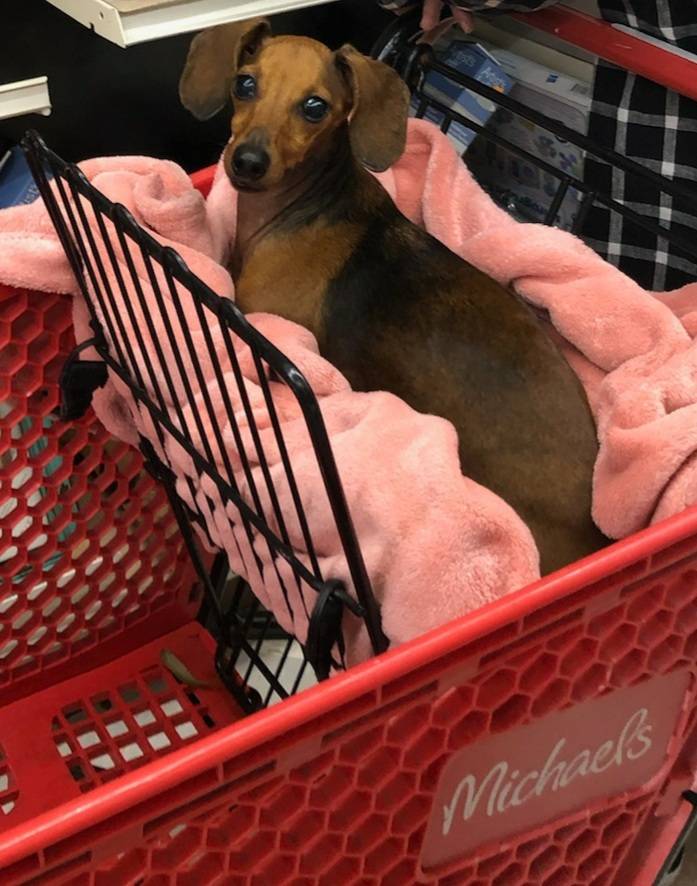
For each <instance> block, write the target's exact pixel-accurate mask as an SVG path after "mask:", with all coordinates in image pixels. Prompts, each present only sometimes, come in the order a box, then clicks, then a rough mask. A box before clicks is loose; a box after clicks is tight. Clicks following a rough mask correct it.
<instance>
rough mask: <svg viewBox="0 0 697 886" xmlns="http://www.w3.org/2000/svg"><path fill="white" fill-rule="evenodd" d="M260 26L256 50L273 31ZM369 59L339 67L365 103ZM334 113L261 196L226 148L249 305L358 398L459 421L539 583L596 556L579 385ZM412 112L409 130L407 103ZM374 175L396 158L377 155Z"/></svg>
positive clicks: (539, 328) (297, 43)
mask: <svg viewBox="0 0 697 886" xmlns="http://www.w3.org/2000/svg"><path fill="white" fill-rule="evenodd" d="M252 26H253V27H256V28H257V31H255V32H253V33H254V38H255V39H257V38H258V29H259V28H260V27H262V28H263V26H262V25H260V23H259V22H256V23H252ZM310 43H312V41H306V40H301V39H298V38H280V39H277V40H273V41H270V42H269V43H268V44H266V46H273V45H274V44H275V54H276V55H277V54H278V50H279V48H280V47H279V44H285V45H288V44H294V46H293V49H294V51H295V57H296V64H297V59H298V57H299V55H300V57H302V50H306V51H307V50H308V44H310ZM316 47H320V44H314V43H313V45H312V46H311V47H309V50H310V51H311V53H312V59H313V60H314V62H313V63H314V64H315V65H316V66H317V67H318V69H319V70H321V68H322V65H324V66H325V67H327V66H329V65H331V64H332V58H335V57H333V56H332V54H331V53H330V52H329V50H328V49H326V47H320V49H317V48H316ZM344 52H346V51H344ZM270 54H271V53H269V52H268V51H267V49H266V48H264V49H263V51H261V52H259V51H258V50H256V49H255V61H256V67H255V68H254V72H255V73H254V77H255V83H256V78H258V79H259V81H260V82H268V78H269V76H270V75H269V72H270V71H271V70H273V68H274V66H275V67H278V58H269V57H268V56H269V55H270ZM360 58H361V59H362V58H363V57H360ZM347 59H348V61H347ZM264 61H265V63H266V67H265V68H264ZM364 63H367V64H368V65H371V66H372V65H378V63H376V62H372V61H368V60H365V62H359V61H357V60H356V58H355V57H354V56H352V55H348V56H347V55H344V57H343V64H344V65H346V64H353V65H355V66H356V67H354V68H353V71H352V75H353V77H354V79H357V80H358V83H357V84H355V85H354V90H353V91H354V100H355V93H356V92H357V91H358V89H361V87H363V88H362V92H363V95H364V96H365V92H366V88H365V84H366V83H367V84H368V88H369V87H370V78H371V77H374V76H376V69H373V68H369V69H368V74H360V73H357V70H358V71H360V70H361V67H360V66H361V65H363V64H364ZM308 67H312V63H309V64H308ZM379 67H380V68H383V67H384V66H382V65H380V66H379ZM264 70H265V72H266V73H264ZM337 70H338V69H337V67H336V66H333V67H332V68H331V69H330V73H329V75H328V84H329V85H328V86H327V85H326V82H325V87H326V88H331V87H333V88H334V89H338V88H339V87H338V86H337V85H336V83H335V82H334V80H335V79H336V72H337ZM385 70H389V69H385ZM185 76H186V74H185ZM244 76H247V75H244ZM316 76H317V75H316V74H315V78H316ZM361 76H362V77H363V83H362V84H361V82H360V81H361ZM366 76H367V77H368V80H366V79H365V77H366ZM384 76H387V75H384ZM390 76H395V77H396V75H394V74H393V72H390ZM183 82H184V80H183ZM314 82H317V81H316V79H315V81H314ZM314 88H317V89H318V90H319V87H314ZM400 88H401V87H400ZM390 89H391V90H392V92H393V93H394V92H395V90H396V89H398V87H396V85H395V83H394V81H393V80H389V81H388V88H387V89H386V90H385V89H383V90H382V92H383V93H385V95H386V97H387V98H388V99H389V92H390ZM183 97H184V98H185V104H187V106H190V104H191V101H190V100H189V102H188V103H187V100H186V99H187V96H186V95H183ZM188 98H189V99H190V96H188ZM364 100H365V99H364ZM400 103H401V104H404V102H403V97H401V98H400ZM337 105H340V110H339V112H338V114H337V120H335V121H333V122H334V125H333V126H332V127H331V128H330V127H327V128H326V137H324V138H320V139H317V138H315V139H313V144H312V145H311V146H314V148H315V150H313V151H310V150H307V151H305V152H304V153H303V155H302V156H301V157H299V158H298V159H297V162H295V163H294V164H293V165H292V166H288V164H287V162H286V170H285V173H284V174H283V175H279V174H278V173H277V172H275V170H274V164H273V161H272V160H270V161H269V164H268V166H267V172H265V173H264V175H267V174H268V175H269V178H274V177H276V179H277V180H276V181H273V182H271V184H269V185H268V186H267V187H266V188H264V189H263V190H260V189H257V188H256V187H250V188H247V187H245V183H244V181H240V174H239V170H236V169H235V168H234V163H235V160H234V157H235V155H234V154H233V149H234V150H236V151H237V152H238V153H239V150H240V148H239V145H238V143H237V141H236V140H235V139H233V140H231V145H230V149H229V154H228V156H227V157H226V163H228V164H229V169H228V171H229V174H230V177H231V179H232V180H233V183H235V184H237V185H238V186H240V190H241V193H240V195H239V199H240V204H239V213H238V235H237V244H236V251H235V255H234V257H233V262H232V270H233V273H234V276H235V278H236V282H237V296H236V297H237V301H238V304H239V305H240V307H241V308H242V310H244V311H245V312H251V311H266V312H269V313H274V314H278V315H280V316H282V317H285V318H287V319H289V320H292V321H295V322H297V323H299V324H301V325H303V326H305V327H307V328H308V329H310V330H311V331H312V332H313V333H314V334H315V336H316V338H317V340H318V343H319V347H320V352H321V353H322V354H323V356H325V357H326V358H327V359H328V360H329V361H330V362H332V363H333V364H334V365H335V366H337V367H338V368H339V369H340V370H341V371H342V372H343V373H344V375H345V376H346V377H347V379H348V380H349V382H350V383H351V385H352V387H353V388H354V389H356V390H362V391H369V390H388V391H391V392H392V393H394V394H396V395H397V396H399V397H401V398H402V399H403V400H405V401H406V402H407V403H409V404H410V405H411V406H412V407H413V408H414V409H416V410H418V411H420V412H424V413H432V414H436V415H440V416H443V417H444V418H447V419H449V420H450V421H451V422H452V423H453V425H454V426H455V428H456V430H457V432H458V436H459V441H460V460H461V465H462V470H463V473H465V474H466V475H467V476H469V477H471V478H472V479H474V480H476V481H477V482H479V483H481V484H482V485H484V486H486V487H488V488H489V489H491V490H493V491H494V492H497V493H498V494H499V495H501V497H502V498H504V499H505V500H506V501H507V502H508V503H509V504H511V505H512V506H513V507H514V508H515V509H516V511H517V512H518V513H519V514H520V516H521V517H522V518H523V519H524V520H525V521H526V523H527V524H528V526H529V527H530V529H531V530H532V532H533V535H534V536H535V539H536V541H537V544H538V547H539V549H540V553H541V565H542V571H543V572H550V571H552V570H554V569H556V568H559V567H561V566H563V565H565V564H567V563H570V562H572V561H574V560H577V559H579V558H580V557H583V556H585V555H586V554H588V553H590V552H592V551H594V550H596V549H598V548H599V547H600V546H602V544H603V543H604V539H603V537H602V536H601V534H600V533H599V531H598V530H597V529H596V528H595V526H594V525H593V523H592V520H591V516H590V512H591V482H592V475H593V468H594V463H595V459H596V456H597V442H596V434H595V428H594V424H593V419H592V416H591V413H590V409H589V407H588V403H587V401H586V398H585V394H584V392H583V390H582V388H581V385H580V384H579V382H578V380H577V379H576V377H575V375H574V374H573V372H572V370H571V369H570V367H569V365H568V364H567V362H566V361H565V360H564V358H563V357H562V356H561V354H560V353H559V352H558V350H557V348H556V346H555V345H554V344H553V343H552V341H551V339H550V337H549V336H548V334H547V332H546V330H545V328H544V326H543V325H542V323H541V322H540V321H539V320H538V318H537V317H536V316H535V315H534V313H533V311H532V310H531V309H530V308H529V307H528V306H527V305H526V304H525V303H523V302H522V300H520V299H519V298H518V297H517V296H515V295H514V294H513V293H511V292H509V291H508V290H506V289H504V288H503V287H502V286H500V285H499V284H498V283H496V282H495V281H494V280H492V279H490V278H489V277H487V276H486V275H485V274H483V273H482V272H480V271H478V270H477V269H476V268H474V267H473V266H471V265H469V264H468V263H467V262H465V261H463V260H462V259H460V258H459V257H457V256H456V255H454V254H453V253H452V252H450V251H449V250H448V249H447V248H446V247H445V246H443V245H442V244H441V243H439V242H438V241H437V240H435V239H434V238H433V237H431V236H430V235H429V234H427V233H426V232H425V231H423V230H421V229H420V228H418V227H416V226H415V225H413V224H411V223H410V222H409V221H408V220H407V219H406V218H405V217H404V216H403V215H402V214H401V213H400V212H399V211H398V210H397V208H396V207H395V205H394V203H393V202H392V200H391V198H390V197H389V196H388V194H387V193H386V192H385V191H384V189H383V188H382V186H381V185H380V184H379V183H378V182H377V180H376V179H375V178H374V177H373V176H372V175H371V174H370V173H369V172H368V171H366V169H365V168H364V165H365V158H357V157H356V154H357V153H361V151H363V152H365V150H366V146H367V148H368V153H371V152H372V154H375V153H376V151H377V152H378V153H380V150H381V148H380V147H379V146H378V147H376V146H375V143H373V144H372V147H371V142H370V139H371V137H372V136H371V135H370V133H369V134H368V136H366V135H365V134H362V135H361V136H360V137H359V139H358V142H359V143H358V145H357V143H356V142H357V139H356V136H355V133H354V132H352V126H354V124H353V122H352V121H350V120H349V115H350V113H351V112H350V108H351V105H350V100H349V99H347V100H345V101H344V100H343V99H342V100H341V101H338V102H337ZM403 115H404V126H406V106H404V108H403ZM255 122H256V123H258V120H257V121H255ZM246 125H247V131H251V132H252V133H254V132H258V131H259V127H258V126H256V128H255V127H251V128H250V126H249V123H248V122H247V124H246ZM400 125H401V124H399V123H397V127H399V126H400ZM242 127H243V128H244V127H245V121H243V122H242ZM357 128H358V127H357ZM395 131H396V127H395V125H392V126H391V127H390V125H387V126H386V127H385V129H384V130H383V133H382V134H383V136H384V139H385V142H386V144H387V145H388V147H387V152H388V153H389V154H393V153H394V147H390V142H394V141H395V138H394V133H395ZM257 138H258V139H259V138H262V136H257ZM398 138H399V137H398ZM264 139H265V141H266V143H267V144H269V143H270V141H271V140H270V139H269V138H268V137H266V136H265V137H264V138H263V139H262V140H264ZM397 140H398V139H397ZM378 145H379V143H378ZM402 147H403V143H402ZM263 150H264V152H266V150H267V148H266V147H264V149H263ZM276 150H278V149H276ZM394 159H396V158H394ZM240 165H241V164H240ZM372 165H373V166H374V167H375V166H377V167H378V168H385V167H386V166H388V165H390V163H389V162H386V158H385V157H384V156H382V157H381V158H380V159H379V162H378V163H374V164H372ZM424 519H428V515H424Z"/></svg>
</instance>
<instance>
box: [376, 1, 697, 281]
mask: <svg viewBox="0 0 697 886" xmlns="http://www.w3.org/2000/svg"><path fill="white" fill-rule="evenodd" d="M379 2H380V3H381V5H382V6H384V7H386V8H389V9H393V10H394V11H396V12H400V11H403V10H404V9H406V8H408V7H412V6H414V5H415V3H414V2H413V0H379ZM450 5H451V6H459V7H461V8H463V9H466V10H468V11H475V12H481V11H487V12H493V11H497V10H498V11H499V12H507V11H511V10H523V11H532V10H535V9H541V8H542V7H544V6H549V5H551V4H550V2H549V0H514V2H505V0H450ZM599 5H600V8H601V11H602V15H603V17H604V18H605V19H606V20H607V21H609V22H612V23H615V24H621V25H625V26H628V27H630V28H633V29H634V30H638V31H641V32H643V33H645V34H647V35H649V36H651V37H655V38H658V39H660V40H663V41H665V42H668V43H671V44H673V45H674V46H676V47H677V48H679V49H682V50H686V51H688V52H692V53H695V54H697V2H695V0H658V2H655V0H599ZM588 134H589V136H590V137H591V138H592V139H593V141H595V142H596V143H597V144H601V145H603V146H604V147H607V148H612V149H613V150H615V151H617V153H618V154H620V155H621V156H624V157H628V158H631V159H632V160H635V161H636V162H638V163H640V164H642V165H643V166H647V167H648V168H649V169H651V170H653V171H655V172H657V173H659V174H660V175H663V176H666V177H668V178H671V179H674V180H675V181H676V182H677V183H680V184H681V185H683V187H685V188H687V189H688V190H691V191H694V192H695V200H696V201H697V102H695V101H692V100H690V99H687V98H684V97H683V96H680V95H678V94H677V93H675V92H672V91H670V90H667V89H665V88H663V87H662V86H658V85H657V84H655V83H653V82H651V81H650V80H645V79H644V78H642V77H637V76H636V75H634V74H630V73H629V72H628V71H625V70H624V69H622V68H616V67H614V66H613V65H610V64H607V63H606V62H603V61H599V62H598V65H597V68H596V77H595V87H594V91H593V105H592V110H591V115H590V121H589V130H588ZM585 179H586V182H587V183H588V184H589V185H590V186H591V187H592V188H593V189H594V190H597V191H598V192H600V193H603V194H605V195H608V196H612V198H613V199H614V200H616V201H617V202H618V203H621V204H624V205H625V206H627V207H629V208H630V209H632V210H634V211H635V212H637V213H639V214H640V215H642V216H643V217H645V218H650V219H652V220H653V221H655V222H656V223H658V224H660V225H661V226H662V227H666V228H668V229H670V230H671V231H672V232H674V233H679V234H682V235H683V236H687V237H688V238H689V239H694V236H695V231H696V230H697V202H695V203H692V201H690V203H689V204H688V203H687V202H686V201H684V200H681V199H680V198H675V197H670V196H668V195H666V194H663V193H661V191H660V190H659V188H657V187H655V186H653V185H651V183H650V182H647V181H646V180H645V179H643V178H642V179H641V180H639V179H638V178H637V177H636V176H632V175H631V174H628V173H623V172H621V171H620V170H618V169H613V168H612V167H611V166H608V165H607V164H606V163H601V162H600V161H598V160H595V159H593V158H590V157H589V158H587V160H586V170H585ZM581 234H582V236H583V237H584V239H586V240H587V242H588V243H589V244H590V245H591V246H592V247H593V248H594V249H595V250H596V251H597V252H599V253H600V254H601V255H603V256H604V257H605V258H607V260H608V261H610V262H611V263H612V264H614V265H616V266H617V267H619V268H621V269H622V270H623V271H624V272H625V273H627V274H628V275H629V276H631V277H633V278H634V279H635V280H636V281H637V282H639V283H640V284H641V285H642V286H644V287H646V288H647V289H651V290H654V291H663V290H665V289H673V288H676V287H678V286H682V285H683V284H684V283H688V282H694V279H695V264H694V261H692V260H691V259H689V258H687V257H686V256H685V255H684V254H683V253H681V252H680V250H679V249H678V248H677V247H675V246H673V245H671V244H669V243H668V242H667V241H666V240H665V238H660V237H656V236H655V235H653V234H651V233H649V232H647V231H646V230H644V229H642V228H640V227H638V226H637V225H636V224H634V223H632V222H631V221H629V220H627V219H624V218H623V217H622V216H620V215H619V214H618V213H616V212H611V211H609V210H607V209H605V208H603V207H600V206H594V207H593V208H592V209H591V211H590V212H589V214H588V216H587V219H586V223H585V226H584V229H583V231H582V232H581Z"/></svg>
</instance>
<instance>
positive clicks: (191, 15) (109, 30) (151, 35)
mask: <svg viewBox="0 0 697 886" xmlns="http://www.w3.org/2000/svg"><path fill="white" fill-rule="evenodd" d="M48 2H49V3H51V4H52V5H53V6H55V7H56V8H57V9H60V10H61V11H63V12H65V13H66V14H67V15H69V16H71V17H72V18H74V19H75V20H76V21H78V22H80V24H82V25H84V26H85V27H87V28H91V29H92V30H93V31H94V32H95V33H96V34H99V35H100V36H101V37H104V38H105V39H106V40H110V41H111V42H112V43H116V44H117V45H118V46H122V47H124V48H126V47H128V46H134V45H135V44H137V43H145V42H147V41H149V40H159V39H161V38H162V37H171V36H173V35H175V34H186V33H189V32H192V31H199V30H202V29H203V28H210V27H212V26H214V25H221V24H224V23H225V22H232V21H239V20H242V19H246V18H251V17H252V16H255V15H273V14H274V13H278V12H287V11H289V10H293V9H301V8H303V7H306V6H319V5H320V4H322V3H327V2H334V0H48Z"/></svg>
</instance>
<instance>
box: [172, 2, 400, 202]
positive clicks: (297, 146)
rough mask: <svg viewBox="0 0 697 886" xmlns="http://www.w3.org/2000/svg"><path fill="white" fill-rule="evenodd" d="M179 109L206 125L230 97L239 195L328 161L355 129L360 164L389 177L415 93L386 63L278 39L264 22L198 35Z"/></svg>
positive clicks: (229, 153) (230, 168) (233, 172)
mask: <svg viewBox="0 0 697 886" xmlns="http://www.w3.org/2000/svg"><path fill="white" fill-rule="evenodd" d="M179 94H180V96H181V100H182V103H183V104H184V106H185V107H186V108H188V110H189V111H191V113H192V114H193V115H194V116H195V117H197V118H198V119H200V120H207V119H208V118H209V117H212V116H213V115H214V114H216V113H218V111H220V110H222V108H223V107H225V105H226V104H227V102H228V100H232V104H233V108H234V110H233V118H232V137H231V139H230V141H229V143H228V145H227V148H226V149H225V168H226V170H227V173H228V175H229V177H230V179H231V180H232V182H233V184H234V185H235V186H236V187H238V188H239V189H242V190H267V189H269V188H273V187H275V186H276V185H278V184H280V183H281V182H282V181H283V180H284V179H285V178H286V176H287V175H288V174H289V173H291V172H292V171H293V170H295V169H297V168H298V167H299V166H300V165H301V164H303V163H305V161H308V160H309V161H311V159H312V158H313V157H315V156H318V157H319V156H321V155H323V154H324V153H325V152H326V151H327V150H328V149H329V148H330V146H331V145H332V144H333V141H334V138H335V137H336V134H337V133H338V132H339V131H340V130H342V129H346V128H348V134H349V139H350V144H351V149H352V151H353V154H354V156H355V157H356V159H357V160H358V161H359V162H360V163H362V164H363V165H364V166H366V167H367V168H368V169H371V170H373V171H383V170H385V169H387V168H388V167H389V166H391V165H392V164H393V163H394V162H395V161H396V160H397V159H398V158H399V156H400V155H401V154H402V152H403V150H404V145H405V142H406V124H407V113H408V106H409V92H408V90H407V87H406V85H405V84H404V83H403V82H402V80H401V79H400V78H399V76H398V75H397V74H396V73H395V72H394V71H393V70H392V69H391V68H389V67H388V66H387V65H384V64H382V62H377V61H373V60H372V59H369V58H366V57H365V56H364V55H361V54H360V53H359V52H357V51H356V50H355V49H354V48H353V47H352V46H344V47H343V48H342V49H340V50H338V52H332V51H331V50H330V49H328V48H327V47H326V46H324V45H323V44H321V43H318V42H316V41H315V40H309V39H306V38H303V37H272V36H271V32H270V27H269V23H268V22H267V21H266V20H265V19H251V20H250V21H246V22H236V23H233V24H229V25H221V26H220V27H217V28H211V29H210V30H208V31H204V32H203V33H201V34H198V35H197V36H196V37H195V38H194V40H193V42H192V44H191V48H190V50H189V56H188V58H187V61H186V66H185V68H184V72H183V74H182V77H181V81H180V84H179Z"/></svg>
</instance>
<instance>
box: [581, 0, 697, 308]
mask: <svg viewBox="0 0 697 886" xmlns="http://www.w3.org/2000/svg"><path fill="white" fill-rule="evenodd" d="M600 5H601V8H602V14H603V17H604V18H605V19H606V20H608V21H610V22H613V23H616V24H620V25H625V26H628V27H630V28H633V29H635V30H638V31H641V32H643V33H644V34H647V35H649V36H651V37H655V38H658V39H660V40H663V41H666V42H668V43H671V44H673V45H674V46H676V47H678V48H679V49H682V50H687V51H688V52H692V53H697V2H695V0H657V2H649V0H601V3H600ZM588 134H589V136H590V137H591V138H592V139H593V141H594V142H596V143H598V144H601V145H604V146H606V147H609V148H613V149H614V150H615V151H617V152H618V153H619V154H621V155H622V156H624V157H629V158H631V159H632V160H636V161H637V162H638V163H641V164H642V166H647V167H648V168H649V169H652V170H653V171H654V172H657V173H659V174H660V175H662V176H666V177H667V178H671V179H674V180H675V181H676V182H679V183H681V184H682V185H683V186H684V187H685V188H687V189H688V190H691V191H694V193H695V201H694V202H692V201H686V200H682V199H680V198H672V197H670V196H669V195H667V194H665V193H662V192H661V191H660V189H659V188H658V187H657V186H653V185H651V184H650V183H647V182H646V181H645V180H639V179H638V177H637V176H633V175H631V174H625V173H623V172H621V171H620V170H617V169H612V168H611V167H610V166H608V165H607V164H605V163H601V162H599V161H597V160H591V159H587V160H586V171H585V177H586V182H587V183H588V184H589V185H590V186H591V187H593V188H594V189H597V190H598V191H600V192H602V193H605V194H610V195H611V196H612V197H613V198H614V199H615V200H617V201H618V202H619V203H622V204H624V205H626V206H628V207H629V208H630V209H632V210H634V211H635V212H638V213H640V214H641V215H642V216H644V217H647V218H650V219H652V220H654V221H656V222H657V223H659V224H660V225H661V227H664V228H668V229H670V230H671V231H672V232H678V233H682V234H684V235H686V236H687V237H688V238H689V239H694V238H695V232H696V231H697V102H695V101H692V100H690V99H687V98H684V97H683V96H680V95H678V94H677V93H675V92H672V91H670V90H668V89H664V88H663V87H661V86H658V85H657V84H655V83H653V82H651V81H650V80H645V79H644V78H642V77H637V76H635V75H634V74H630V73H629V72H628V71H625V70H623V69H621V68H616V67H614V66H612V65H608V64H606V63H604V62H599V63H598V65H597V69H596V77H595V88H594V91H593V107H592V114H591V118H590V124H589V132H588ZM581 233H582V235H583V236H584V238H585V239H586V240H587V241H588V242H589V244H590V245H591V246H593V248H594V249H596V250H597V251H598V252H600V253H601V255H603V256H605V257H606V258H607V259H608V261H610V262H612V264H614V265H617V266H618V267H619V268H621V269H622V270H623V271H624V272H625V273H627V274H628V275H629V276H631V277H633V278H634V279H635V280H636V281H637V282H639V283H640V284H641V285H642V286H644V287H646V288H647V289H651V290H654V291H663V290H666V289H673V288H675V287H677V286H681V285H683V284H684V283H688V282H693V281H694V279H695V276H696V274H695V264H694V261H691V260H689V259H688V258H687V257H686V256H685V254H684V253H682V252H681V251H680V250H679V249H678V248H676V247H675V246H673V245H671V244H670V243H669V242H668V241H667V240H666V239H665V238H661V237H656V236H655V235H654V234H652V233H650V232H647V231H645V230H643V229H642V228H640V227H638V226H637V225H636V224H634V223H632V222H631V221H628V220H626V219H624V218H622V216H620V215H619V214H618V213H615V212H610V211H608V210H606V209H604V208H602V207H597V206H596V207H594V208H593V209H592V211H591V212H590V214H589V215H588V218H587V221H586V224H585V227H584V230H583V231H582V232H581Z"/></svg>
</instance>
